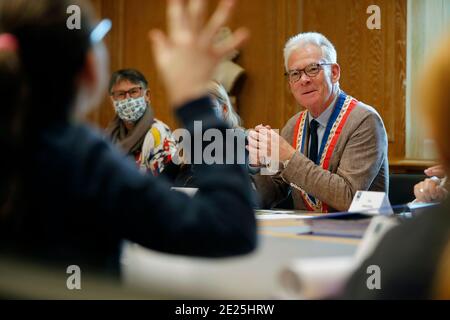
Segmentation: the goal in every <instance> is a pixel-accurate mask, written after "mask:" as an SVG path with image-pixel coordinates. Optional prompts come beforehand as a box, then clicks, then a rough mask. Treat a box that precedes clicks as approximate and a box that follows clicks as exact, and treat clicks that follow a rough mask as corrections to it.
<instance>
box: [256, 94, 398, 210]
mask: <svg viewBox="0 0 450 320" xmlns="http://www.w3.org/2000/svg"><path fill="white" fill-rule="evenodd" d="M299 115H300V113H297V114H296V115H295V116H293V117H292V118H291V119H290V120H289V121H288V122H287V124H286V126H285V127H284V128H283V130H282V131H281V135H282V137H283V138H284V139H286V141H288V142H289V143H290V144H291V145H293V135H294V130H295V124H296V121H297V119H298V117H299ZM308 136H309V133H308V132H307V137H308ZM306 145H308V143H307V144H306ZM387 148H388V141H387V135H386V130H385V128H384V124H383V121H382V120H381V117H380V116H379V114H378V113H377V112H376V110H375V109H374V108H372V107H370V106H368V105H366V104H364V103H361V102H359V103H358V104H357V105H356V107H355V108H354V109H353V111H352V112H351V113H350V115H349V117H348V119H347V122H346V123H345V125H344V127H343V129H342V132H341V135H340V136H339V139H338V141H337V144H336V148H335V149H334V152H333V155H332V156H331V159H330V165H329V169H328V170H324V169H323V168H322V167H320V166H317V165H315V164H314V163H313V162H312V161H311V160H309V159H308V157H307V154H302V153H300V152H296V153H295V154H294V156H293V157H292V159H291V160H290V161H289V163H288V165H287V166H286V168H285V169H284V170H283V171H281V172H280V173H278V174H277V175H274V176H264V175H259V174H257V175H254V176H252V179H253V182H254V183H255V186H256V189H257V190H258V193H259V195H260V197H261V201H262V206H263V207H264V208H272V207H274V206H276V204H277V203H279V202H280V201H282V200H283V199H284V198H286V197H287V195H288V194H289V191H291V192H292V197H293V200H294V208H295V209H300V210H306V206H305V204H304V202H303V199H302V198H301V194H300V192H299V191H298V190H297V189H296V187H300V188H301V189H303V190H304V191H306V192H307V193H308V194H310V195H312V196H314V197H316V198H317V199H319V200H321V201H322V202H325V203H326V204H328V205H329V207H330V208H329V211H345V210H348V208H349V207H350V204H351V202H352V200H353V196H354V195H355V193H356V191H358V190H369V191H384V192H386V193H388V186H389V166H388V158H387V155H388V152H387ZM307 149H308V148H305V153H306V152H307Z"/></svg>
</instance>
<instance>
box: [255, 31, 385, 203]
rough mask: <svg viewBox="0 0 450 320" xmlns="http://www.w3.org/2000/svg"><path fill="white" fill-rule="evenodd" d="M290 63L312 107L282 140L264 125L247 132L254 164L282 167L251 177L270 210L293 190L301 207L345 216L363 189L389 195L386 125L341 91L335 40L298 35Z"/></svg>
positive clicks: (300, 94)
mask: <svg viewBox="0 0 450 320" xmlns="http://www.w3.org/2000/svg"><path fill="white" fill-rule="evenodd" d="M284 58H285V68H286V78H287V81H288V83H289V87H290V90H291V92H292V94H293V96H294V98H295V100H296V101H297V103H298V104H299V105H300V106H302V107H304V108H305V109H306V110H304V111H301V112H299V113H297V114H296V115H295V116H293V117H292V118H291V119H290V120H289V121H288V122H287V124H286V125H285V127H284V128H283V130H282V132H281V136H278V134H277V133H276V132H275V131H274V130H272V129H271V128H270V127H268V126H263V125H259V126H257V127H256V128H255V129H254V130H251V131H250V133H249V151H250V162H251V163H253V165H254V166H256V167H261V166H264V165H265V166H268V167H270V168H274V167H275V168H277V169H278V171H277V170H275V172H273V175H262V174H256V175H254V176H253V178H254V182H255V185H256V187H257V189H258V191H259V193H260V196H261V200H262V204H263V205H264V207H269V208H270V207H274V206H276V205H277V204H278V203H279V202H280V201H282V200H283V199H284V198H286V197H287V196H288V195H289V193H291V194H292V198H293V203H294V208H296V209H302V210H309V211H315V212H331V211H344V210H348V208H349V207H350V204H351V202H352V199H353V196H354V194H355V193H356V191H358V190H370V191H384V192H387V191H388V176H389V174H388V170H389V169H388V159H387V146H388V142H387V136H386V130H385V128H384V125H383V121H382V120H381V118H380V116H379V115H378V113H377V112H376V111H375V109H374V108H372V107H370V106H368V105H366V104H364V103H362V102H359V101H357V100H356V99H354V98H353V97H351V96H350V95H347V94H346V93H345V92H344V91H342V90H341V89H340V88H339V78H340V67H339V65H338V64H337V54H336V50H335V48H334V46H333V45H332V44H331V42H330V41H329V40H328V39H327V38H325V37H324V36H323V35H322V34H319V33H314V32H309V33H301V34H298V35H296V36H294V37H293V38H291V39H290V40H289V41H288V42H287V43H286V46H285V49H284ZM276 154H277V156H278V157H275V156H274V155H276ZM277 158H278V161H277ZM272 159H273V161H276V162H277V163H276V165H275V166H274V164H273V163H271V161H272ZM272 171H273V169H272Z"/></svg>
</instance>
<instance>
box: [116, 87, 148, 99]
mask: <svg viewBox="0 0 450 320" xmlns="http://www.w3.org/2000/svg"><path fill="white" fill-rule="evenodd" d="M127 94H128V95H129V96H130V97H131V98H140V97H141V95H142V87H134V88H131V89H130V90H128V91H114V92H111V96H112V98H113V99H114V100H125V99H126V97H127Z"/></svg>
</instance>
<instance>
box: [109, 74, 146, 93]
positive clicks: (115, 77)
mask: <svg viewBox="0 0 450 320" xmlns="http://www.w3.org/2000/svg"><path fill="white" fill-rule="evenodd" d="M124 80H128V81H130V82H131V83H134V84H140V85H141V86H142V87H143V89H147V88H148V81H147V79H146V78H145V76H144V75H143V74H142V73H140V72H139V71H138V70H136V69H121V70H117V71H116V72H114V73H113V74H112V75H111V80H109V89H108V91H109V93H110V94H111V93H112V92H111V91H112V88H113V87H114V86H115V85H116V84H117V83H119V82H121V81H124Z"/></svg>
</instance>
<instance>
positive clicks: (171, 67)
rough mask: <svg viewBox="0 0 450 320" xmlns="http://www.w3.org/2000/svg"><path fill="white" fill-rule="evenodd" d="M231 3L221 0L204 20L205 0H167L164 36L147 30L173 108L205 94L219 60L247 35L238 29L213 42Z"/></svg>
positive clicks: (230, 9)
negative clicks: (222, 39) (207, 18)
mask: <svg viewBox="0 0 450 320" xmlns="http://www.w3.org/2000/svg"><path fill="white" fill-rule="evenodd" d="M234 3H235V1H234V0H222V1H221V2H220V3H219V5H218V7H217V9H216V10H215V12H214V13H213V15H212V17H211V18H210V19H209V21H208V22H206V23H205V12H206V1H205V0H190V1H184V0H168V7H167V26H168V33H167V35H166V34H164V32H162V31H161V30H152V31H150V33H149V37H150V39H151V40H152V42H153V54H154V57H155V60H156V65H157V67H158V69H159V72H160V73H161V75H162V77H163V80H164V84H165V86H166V89H167V93H168V96H169V100H170V103H171V105H172V106H173V107H174V108H176V107H179V106H181V105H182V104H184V103H185V102H188V101H189V100H192V99H195V98H198V97H200V96H202V95H205V94H206V92H207V89H206V87H207V83H208V81H209V80H210V79H211V77H212V75H213V72H214V71H215V69H216V67H217V65H218V64H219V62H220V61H221V60H222V59H223V58H224V57H225V56H227V55H228V54H229V53H230V52H232V51H233V50H235V49H237V48H238V47H240V46H241V45H242V44H243V43H244V41H245V40H246V39H247V38H248V35H249V33H248V31H247V30H246V29H244V28H239V29H238V30H236V31H235V32H234V33H233V35H232V37H231V38H230V40H229V41H227V42H226V43H222V44H220V45H214V36H215V35H216V34H217V32H218V31H219V29H220V28H221V27H223V26H224V24H225V23H226V22H227V20H228V18H229V17H230V15H231V12H232V11H233V7H234Z"/></svg>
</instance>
